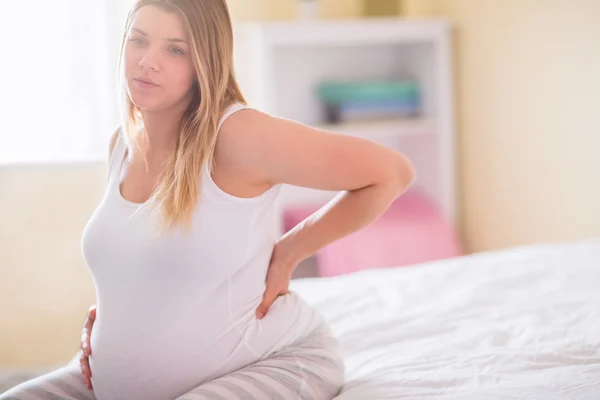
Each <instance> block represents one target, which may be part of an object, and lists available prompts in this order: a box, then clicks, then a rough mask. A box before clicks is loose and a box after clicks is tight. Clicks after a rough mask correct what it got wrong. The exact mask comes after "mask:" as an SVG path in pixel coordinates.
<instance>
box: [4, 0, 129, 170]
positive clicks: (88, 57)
mask: <svg viewBox="0 0 600 400" xmlns="http://www.w3.org/2000/svg"><path fill="white" fill-rule="evenodd" d="M126 3H127V2H126V1H123V0H102V1H82V0H52V1H47V0H34V1H27V2H25V1H12V2H9V4H7V5H6V6H3V7H2V12H1V13H0V49H2V59H1V62H0V77H1V78H2V81H3V82H2V83H1V84H0V106H1V108H0V164H7V163H9V164H11V163H30V162H35V163H37V162H69V161H77V160H89V159H96V158H100V157H105V156H106V152H107V146H108V139H109V137H110V134H111V133H112V131H113V130H114V128H115V127H116V125H117V123H118V114H117V112H118V111H117V97H116V93H117V91H116V76H117V71H116V69H117V62H118V53H119V46H120V35H121V32H122V29H123V24H124V20H125V15H126V12H127V6H128V4H126Z"/></svg>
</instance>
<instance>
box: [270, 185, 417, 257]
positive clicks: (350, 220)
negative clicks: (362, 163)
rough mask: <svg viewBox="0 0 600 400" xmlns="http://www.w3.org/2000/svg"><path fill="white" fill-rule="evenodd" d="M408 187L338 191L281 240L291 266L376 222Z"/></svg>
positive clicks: (379, 186) (378, 187) (382, 186)
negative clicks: (337, 193)
mask: <svg viewBox="0 0 600 400" xmlns="http://www.w3.org/2000/svg"><path fill="white" fill-rule="evenodd" d="M409 185H410V183H405V184H400V183H390V182H387V183H382V184H376V185H371V186H367V187H365V188H362V189H357V190H354V191H344V192H341V193H340V194H339V195H338V196H336V198H334V199H333V200H332V201H331V202H329V203H328V204H327V205H325V206H324V207H323V208H321V209H320V210H319V211H317V212H316V213H315V214H313V215H312V216H310V217H309V218H307V219H306V220H304V221H303V222H301V223H300V224H298V225H297V226H295V227H294V228H293V229H292V230H290V231H289V232H287V233H286V234H285V235H284V236H283V237H282V238H281V240H280V242H279V243H280V245H282V246H284V247H285V249H286V251H285V253H286V254H287V256H288V257H290V259H291V261H290V265H293V266H294V267H295V266H296V265H297V263H299V262H300V261H302V260H304V259H306V258H308V257H310V256H311V255H312V254H314V253H316V252H317V251H319V250H320V249H321V248H323V247H325V246H327V245H328V244H330V243H332V242H334V241H336V240H339V239H341V238H343V237H345V236H348V235H350V234H352V233H354V232H356V231H358V230H360V229H362V228H364V227H366V226H368V225H369V224H371V223H372V222H374V221H375V220H377V219H378V218H379V217H380V216H381V215H382V214H383V213H384V211H385V210H386V209H387V208H388V207H389V206H390V204H391V203H392V202H393V201H394V200H395V199H396V198H398V197H399V196H400V195H401V194H402V193H403V192H404V191H405V190H406V189H407V188H408V187H409Z"/></svg>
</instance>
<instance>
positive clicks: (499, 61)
mask: <svg viewBox="0 0 600 400" xmlns="http://www.w3.org/2000/svg"><path fill="white" fill-rule="evenodd" d="M324 4H325V8H324V10H323V14H324V15H325V16H327V17H341V18H345V17H352V16H356V15H358V14H360V3H359V2H358V1H351V0H329V1H326V2H325V3H324ZM250 5H252V6H250ZM231 7H232V13H233V14H234V16H235V18H236V19H238V20H243V19H253V18H267V19H272V18H276V17H282V18H292V17H293V15H294V9H293V1H292V0H285V1H284V0H255V1H250V0H237V1H231ZM404 9H405V10H408V11H409V12H412V13H414V14H423V13H425V14H430V13H433V14H445V13H447V14H448V15H449V16H450V17H451V18H452V19H454V20H455V21H456V25H457V42H456V44H457V66H458V73H457V77H458V80H459V84H458V88H457V89H458V101H459V103H458V105H459V111H458V116H459V127H460V137H459V152H460V158H461V160H460V178H461V183H462V190H461V204H462V220H463V228H464V233H465V237H466V240H467V242H468V244H469V247H470V249H471V250H473V251H478V250H484V249H492V248H501V247H506V246H510V245H515V244H522V243H530V242H536V241H546V240H563V239H577V238H582V237H586V236H591V235H600V189H599V188H600V165H599V162H598V160H599V159H600V158H599V156H598V150H599V149H600V122H599V121H600V120H599V119H598V117H597V115H598V110H599V109H600V78H599V72H598V71H600V52H599V51H598V48H597V46H598V43H600V2H599V1H596V0H587V1H586V0H578V1H571V0H562V1H559V0H503V1H497V0H470V1H469V0H462V1H461V0H455V1H450V0H448V1H444V0H432V1H427V0H407V1H406V3H405V8H404ZM104 179H105V167H104V165H103V164H102V163H96V164H93V163H92V164H87V165H65V166H28V167H4V166H0V194H1V200H0V201H1V205H2V207H0V274H1V279H0V368H1V367H4V366H28V365H39V364H47V363H55V362H62V361H65V360H67V359H68V358H70V357H71V356H72V354H73V352H74V351H75V349H76V347H77V342H78V338H79V329H80V324H81V320H82V318H83V314H84V313H85V310H86V309H87V307H88V305H89V304H91V303H92V302H93V301H94V293H93V286H92V282H91V279H90V276H89V274H88V273H87V271H86V269H85V267H84V265H83V262H82V259H81V255H80V254H81V253H80V247H79V246H80V234H81V230H82V229H83V227H84V225H85V223H86V221H87V219H88V218H89V216H90V214H91V212H92V211H93V209H94V207H95V206H96V204H97V202H98V201H99V199H100V196H101V195H102V190H103V185H104Z"/></svg>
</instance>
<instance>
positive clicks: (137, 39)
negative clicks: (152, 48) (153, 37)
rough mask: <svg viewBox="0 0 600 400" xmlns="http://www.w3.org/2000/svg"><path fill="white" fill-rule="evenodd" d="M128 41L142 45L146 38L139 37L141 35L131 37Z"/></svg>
mask: <svg viewBox="0 0 600 400" xmlns="http://www.w3.org/2000/svg"><path fill="white" fill-rule="evenodd" d="M129 41H130V42H132V43H135V44H137V45H138V46H142V45H144V44H145V43H146V39H144V38H141V37H136V36H134V37H132V38H131V39H129Z"/></svg>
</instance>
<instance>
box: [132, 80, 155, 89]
mask: <svg viewBox="0 0 600 400" xmlns="http://www.w3.org/2000/svg"><path fill="white" fill-rule="evenodd" d="M133 83H134V85H135V86H136V87H137V88H138V89H153V88H156V87H158V86H159V85H157V84H156V83H154V82H153V81H151V80H150V79H147V78H135V79H134V80H133Z"/></svg>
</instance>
